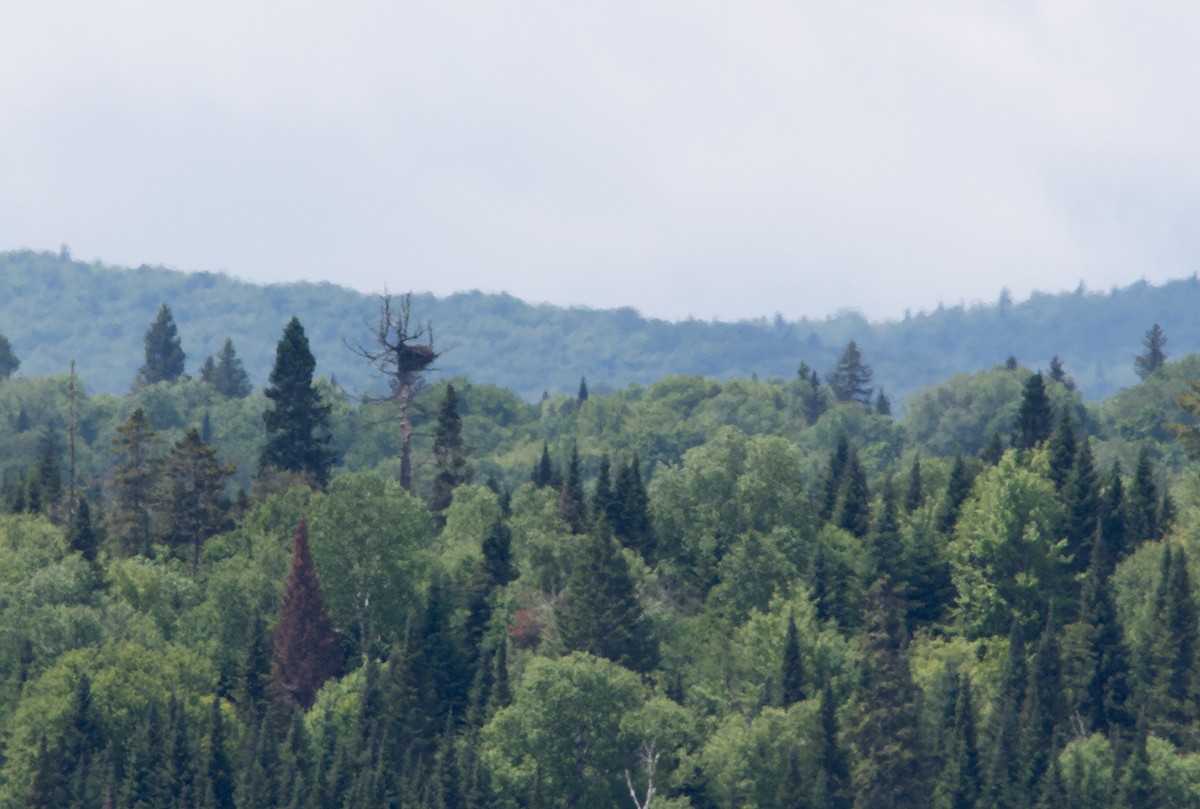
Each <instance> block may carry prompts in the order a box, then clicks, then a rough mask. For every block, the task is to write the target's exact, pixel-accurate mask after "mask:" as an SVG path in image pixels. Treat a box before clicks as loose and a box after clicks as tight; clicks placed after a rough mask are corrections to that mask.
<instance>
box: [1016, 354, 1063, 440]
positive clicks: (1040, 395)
mask: <svg viewBox="0 0 1200 809" xmlns="http://www.w3.org/2000/svg"><path fill="white" fill-rule="evenodd" d="M1053 424H1054V413H1053V411H1052V410H1051V407H1050V399H1049V397H1048V396H1046V382H1045V380H1044V379H1043V378H1042V375H1041V373H1036V374H1033V375H1032V376H1030V377H1029V379H1028V380H1026V382H1025V390H1024V392H1023V393H1022V395H1021V407H1020V409H1019V410H1018V411H1017V419H1016V422H1014V424H1013V437H1012V445H1013V446H1014V447H1016V448H1017V449H1033V448H1034V447H1036V446H1038V445H1039V444H1041V443H1043V442H1044V441H1045V440H1046V439H1048V438H1049V437H1050V430H1051V427H1052V425H1053Z"/></svg>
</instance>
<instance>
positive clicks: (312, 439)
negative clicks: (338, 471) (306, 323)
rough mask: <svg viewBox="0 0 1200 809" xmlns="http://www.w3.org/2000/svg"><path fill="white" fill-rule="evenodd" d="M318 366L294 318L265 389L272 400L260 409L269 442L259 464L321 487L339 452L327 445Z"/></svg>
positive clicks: (326, 414)
mask: <svg viewBox="0 0 1200 809" xmlns="http://www.w3.org/2000/svg"><path fill="white" fill-rule="evenodd" d="M316 367H317V362H316V360H315V359H313V355H312V352H311V351H310V350H309V348H308V337H306V336H305V334H304V327H303V326H301V325H300V321H299V320H298V319H297V318H294V317H293V318H292V319H291V320H290V321H289V322H288V324H287V327H286V328H285V329H284V330H283V337H282V338H281V339H280V341H279V344H278V345H277V346H276V348H275V367H274V368H273V369H272V370H271V376H270V383H271V384H270V386H269V387H268V388H267V389H266V391H265V392H266V396H267V399H269V400H270V403H269V404H268V405H267V409H266V410H265V411H264V412H263V423H264V424H265V426H266V429H267V443H266V445H264V446H263V449H262V454H261V456H260V459H259V464H260V466H261V467H262V469H263V470H264V471H265V470H267V469H278V470H281V471H284V472H296V473H299V474H301V475H305V476H307V477H308V478H310V479H311V480H312V482H313V483H315V484H316V485H318V486H322V487H323V486H324V485H325V484H326V483H328V482H329V473H330V470H331V468H332V467H333V464H334V462H335V461H336V458H337V453H336V452H335V451H334V450H333V448H332V447H331V446H330V437H329V431H330V413H331V407H330V406H329V405H328V404H326V403H324V402H322V401H321V394H320V392H319V391H318V390H317V389H316V388H315V387H314V386H313V371H314V370H315V369H316Z"/></svg>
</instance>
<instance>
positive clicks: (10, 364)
mask: <svg viewBox="0 0 1200 809" xmlns="http://www.w3.org/2000/svg"><path fill="white" fill-rule="evenodd" d="M20 367H21V361H20V360H19V359H17V355H16V354H15V353H14V352H13V348H12V343H10V342H9V341H8V338H7V337H5V336H4V335H3V334H0V382H3V381H4V380H5V379H8V378H9V377H10V376H12V375H13V374H15V373H16V372H17V369H18V368H20Z"/></svg>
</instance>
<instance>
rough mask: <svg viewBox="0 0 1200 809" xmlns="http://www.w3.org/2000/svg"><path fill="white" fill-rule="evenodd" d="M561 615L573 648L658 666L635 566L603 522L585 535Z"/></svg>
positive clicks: (643, 667)
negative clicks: (631, 568)
mask: <svg viewBox="0 0 1200 809" xmlns="http://www.w3.org/2000/svg"><path fill="white" fill-rule="evenodd" d="M558 617H559V630H560V633H561V634H562V639H563V643H564V645H565V646H566V648H567V649H568V650H570V651H582V652H588V653H589V654H592V655H595V656H596V657H604V658H608V659H609V660H612V661H613V662H614V663H618V664H620V665H622V666H624V667H626V668H628V669H632V670H633V671H637V672H640V673H643V674H645V673H647V672H650V671H652V670H653V669H654V668H655V667H656V666H657V665H658V644H657V642H656V641H655V639H654V637H653V635H652V634H651V627H650V622H649V620H648V619H647V618H646V615H645V613H644V612H643V610H642V605H641V604H640V603H639V602H638V599H637V593H636V592H634V587H633V579H632V578H631V577H630V574H629V566H628V564H627V563H626V561H625V558H624V557H623V556H622V555H621V552H620V550H619V548H618V546H617V543H616V542H615V541H614V540H613V537H612V532H611V531H609V529H608V525H607V523H605V522H603V521H598V522H597V523H596V524H595V527H594V528H593V529H592V531H591V532H590V533H589V534H587V535H585V539H584V544H583V548H582V549H581V553H580V556H579V559H578V560H577V561H576V562H575V565H574V567H573V568H572V570H571V572H570V574H569V576H568V579H567V586H566V592H565V595H564V605H563V607H562V608H561V609H560V611H559V616H558Z"/></svg>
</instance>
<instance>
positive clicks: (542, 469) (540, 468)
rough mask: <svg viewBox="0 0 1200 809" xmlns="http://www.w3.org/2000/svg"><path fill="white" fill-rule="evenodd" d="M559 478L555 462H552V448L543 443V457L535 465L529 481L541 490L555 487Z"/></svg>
mask: <svg viewBox="0 0 1200 809" xmlns="http://www.w3.org/2000/svg"><path fill="white" fill-rule="evenodd" d="M557 478H558V473H557V472H556V471H555V469H554V462H553V461H552V460H550V447H549V446H548V445H547V444H546V442H545V441H543V442H542V456H541V458H539V459H538V462H537V463H536V464H534V465H533V472H532V474H530V476H529V479H530V481H532V483H533V485H534V486H537V487H538V488H539V489H540V488H543V487H545V486H553V485H554V481H555V480H556V479H557Z"/></svg>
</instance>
